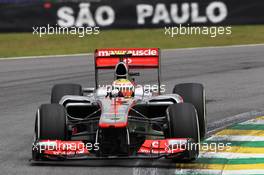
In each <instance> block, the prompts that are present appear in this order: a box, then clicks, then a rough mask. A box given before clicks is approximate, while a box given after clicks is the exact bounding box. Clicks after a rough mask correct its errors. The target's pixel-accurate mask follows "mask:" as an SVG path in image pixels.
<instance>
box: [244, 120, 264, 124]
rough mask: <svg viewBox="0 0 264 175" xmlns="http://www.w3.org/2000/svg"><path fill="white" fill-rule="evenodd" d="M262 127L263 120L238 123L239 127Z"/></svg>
mask: <svg viewBox="0 0 264 175" xmlns="http://www.w3.org/2000/svg"><path fill="white" fill-rule="evenodd" d="M251 124H252V125H264V120H249V121H245V122H242V123H239V125H251Z"/></svg>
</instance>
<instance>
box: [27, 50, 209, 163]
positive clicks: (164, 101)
mask: <svg viewBox="0 0 264 175" xmlns="http://www.w3.org/2000/svg"><path fill="white" fill-rule="evenodd" d="M160 62H161V60H160V50H159V49H158V48H128V49H127V48H126V49H123V48H115V49H113V48H108V49H97V50H95V53H94V68H95V87H93V88H83V87H82V86H81V85H79V84H72V83H69V84H56V85H54V86H53V88H52V92H51V101H50V103H48V104H43V105H41V106H40V107H39V108H38V110H37V112H36V119H35V137H34V142H33V147H32V159H33V160H34V161H41V160H75V159H78V160H79V159H115V158H117V159H119V158H127V159H129V158H136V159H139V158H143V159H155V158H156V159H157V158H165V159H171V160H173V161H179V160H185V161H192V160H195V159H196V158H197V156H198V155H199V143H200V140H201V139H202V138H203V137H204V136H205V134H206V104H205V90H204V87H203V85H202V84H198V83H183V84H177V85H175V86H174V88H173V92H172V93H170V94H164V93H161V86H162V85H161V64H160ZM110 69H111V70H113V72H114V75H113V79H112V84H111V86H102V85H100V84H99V75H101V74H99V70H100V71H103V70H110ZM145 69H154V70H157V84H158V86H157V90H156V91H155V92H154V90H153V89H150V88H146V87H145V86H142V85H140V84H138V83H137V81H136V79H135V77H136V76H140V72H133V70H145ZM146 78H147V77H146Z"/></svg>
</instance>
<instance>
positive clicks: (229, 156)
mask: <svg viewBox="0 0 264 175" xmlns="http://www.w3.org/2000/svg"><path fill="white" fill-rule="evenodd" d="M199 158H220V159H243V158H264V154H250V153H232V152H217V153H215V152H201V153H200V155H199Z"/></svg>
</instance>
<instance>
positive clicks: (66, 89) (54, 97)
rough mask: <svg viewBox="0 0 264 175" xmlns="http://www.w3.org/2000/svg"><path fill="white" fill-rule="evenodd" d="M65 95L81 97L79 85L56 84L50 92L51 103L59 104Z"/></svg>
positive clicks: (81, 92)
mask: <svg viewBox="0 0 264 175" xmlns="http://www.w3.org/2000/svg"><path fill="white" fill-rule="evenodd" d="M65 95H83V91H82V86H81V85H79V84H56V85H54V86H53V88H52V91H51V103H59V102H60V100H61V98H62V97H63V96H65Z"/></svg>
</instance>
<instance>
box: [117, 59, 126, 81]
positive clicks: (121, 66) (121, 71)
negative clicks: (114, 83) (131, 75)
mask: <svg viewBox="0 0 264 175" xmlns="http://www.w3.org/2000/svg"><path fill="white" fill-rule="evenodd" d="M115 76H116V79H120V78H124V79H127V78H128V68H127V65H126V64H125V63H124V62H120V63H118V64H117V65H116V67H115Z"/></svg>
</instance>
